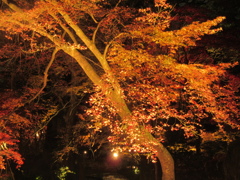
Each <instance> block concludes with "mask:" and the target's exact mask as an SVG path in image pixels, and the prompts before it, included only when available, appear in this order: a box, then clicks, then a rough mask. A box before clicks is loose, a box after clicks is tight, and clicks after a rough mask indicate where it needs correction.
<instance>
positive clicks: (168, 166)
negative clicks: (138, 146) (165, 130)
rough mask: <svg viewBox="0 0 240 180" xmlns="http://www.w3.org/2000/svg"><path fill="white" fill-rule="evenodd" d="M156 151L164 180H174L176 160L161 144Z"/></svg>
mask: <svg viewBox="0 0 240 180" xmlns="http://www.w3.org/2000/svg"><path fill="white" fill-rule="evenodd" d="M154 149H156V150H157V154H156V156H157V157H158V159H159V161H160V164H161V168H162V180H174V179H175V172H174V160H173V158H172V155H171V154H170V153H169V151H168V150H167V149H166V148H165V147H164V146H163V145H162V144H160V143H159V145H158V146H155V147H154Z"/></svg>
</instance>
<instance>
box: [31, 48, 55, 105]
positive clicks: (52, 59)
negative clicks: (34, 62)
mask: <svg viewBox="0 0 240 180" xmlns="http://www.w3.org/2000/svg"><path fill="white" fill-rule="evenodd" d="M58 50H59V49H58V48H55V49H54V51H53V53H52V57H51V59H50V61H49V63H48V65H47V67H46V69H45V71H44V73H43V85H42V87H41V89H40V90H39V91H38V93H37V94H36V95H35V96H34V97H33V98H32V99H30V100H29V102H28V103H30V102H32V101H33V100H34V99H36V98H37V97H38V96H39V95H40V94H41V92H42V91H43V90H44V88H45V87H46V86H47V81H48V71H49V69H50V67H51V66H52V64H53V62H54V60H55V57H56V53H57V52H58Z"/></svg>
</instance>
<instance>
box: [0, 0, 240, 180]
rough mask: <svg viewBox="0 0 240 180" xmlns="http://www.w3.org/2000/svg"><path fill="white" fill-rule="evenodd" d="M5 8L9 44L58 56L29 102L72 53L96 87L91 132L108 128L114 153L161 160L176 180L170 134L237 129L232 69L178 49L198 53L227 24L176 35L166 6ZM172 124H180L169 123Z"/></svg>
mask: <svg viewBox="0 0 240 180" xmlns="http://www.w3.org/2000/svg"><path fill="white" fill-rule="evenodd" d="M2 2H4V4H5V5H6V7H5V6H4V10H3V11H1V12H0V15H1V20H0V28H1V30H2V31H5V32H6V33H7V37H8V38H10V39H11V35H13V34H19V35H20V37H21V38H22V40H24V41H25V44H24V46H21V48H22V50H23V51H24V52H26V53H34V52H39V51H45V50H49V49H50V50H52V56H51V58H50V59H49V63H48V65H47V66H46V69H45V71H44V74H43V78H42V79H43V82H42V84H43V85H42V87H41V88H40V89H39V91H38V92H37V93H36V94H35V95H34V96H33V97H32V99H31V100H30V101H33V100H34V99H35V98H36V97H37V96H38V95H39V94H40V93H42V92H43V90H44V88H45V87H46V84H47V82H48V72H49V69H50V68H51V66H52V63H53V62H54V61H55V59H56V54H57V53H65V54H67V55H68V56H70V57H71V58H72V59H73V60H75V61H76V62H77V63H78V65H79V66H80V67H81V68H82V70H83V71H84V72H85V73H86V75H87V77H88V78H89V79H90V80H91V81H92V83H93V84H94V85H95V94H94V95H93V96H92V97H91V99H90V102H91V104H92V108H91V109H90V110H89V111H88V114H89V115H90V116H92V124H90V125H89V128H95V130H96V131H97V130H100V129H101V128H102V127H104V126H108V127H109V128H110V129H111V132H112V135H111V136H110V137H109V140H110V142H112V143H113V144H114V145H117V146H116V148H115V150H119V151H123V150H128V151H137V152H139V153H152V154H154V155H156V157H158V159H159V160H160V163H161V167H162V172H163V173H162V174H163V175H162V179H163V180H173V179H175V177H174V176H175V175H174V161H173V159H172V156H171V155H170V153H169V152H168V150H167V149H166V147H164V145H163V144H162V143H163V142H164V133H165V131H166V130H168V129H171V130H179V129H183V130H184V131H185V136H186V137H191V136H194V135H197V134H198V133H199V132H198V131H196V128H197V127H201V120H202V119H204V118H206V117H209V116H211V117H212V118H211V120H212V121H214V122H216V123H217V124H218V127H219V131H218V133H219V134H221V135H222V136H224V135H225V133H224V132H225V129H224V125H226V124H227V125H230V126H231V128H232V129H238V128H239V122H238V119H239V113H238V109H237V97H236V96H235V94H234V93H235V91H237V90H238V88H239V84H238V83H237V80H236V78H237V77H235V76H231V75H228V73H227V70H226V69H227V68H229V67H231V66H234V65H231V64H219V65H215V66H210V65H208V66H206V65H201V64H188V65H187V64H179V63H177V62H176V60H175V57H176V53H177V51H178V49H179V48H181V47H190V46H195V45H196V41H197V40H199V39H200V37H201V36H203V35H205V34H214V33H216V32H218V31H219V30H221V28H212V27H213V26H216V25H218V23H220V22H221V21H222V20H223V19H224V18H223V17H217V18H216V19H214V20H209V21H206V22H193V23H191V24H189V25H187V26H184V27H182V28H180V29H177V30H171V29H170V22H171V19H172V17H171V14H170V11H171V9H172V6H171V5H170V4H168V3H166V1H165V0H156V1H155V7H154V8H152V9H151V8H147V9H140V10H139V11H137V10H133V9H130V8H124V7H121V6H118V5H119V3H120V2H121V1H119V3H117V4H116V5H115V6H114V7H113V8H109V7H111V6H108V3H107V1H103V0H83V1H79V0H41V1H40V0H39V1H38V0H36V1H34V5H30V4H28V3H27V2H25V1H24V2H23V1H19V2H18V4H17V3H15V4H14V3H10V2H8V1H7V0H2ZM224 80H225V81H227V83H222V82H223V81H224ZM170 118H174V119H175V121H176V122H175V123H173V124H169V123H168V121H169V119H170ZM200 133H201V134H200V135H202V136H204V131H201V132H200Z"/></svg>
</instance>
